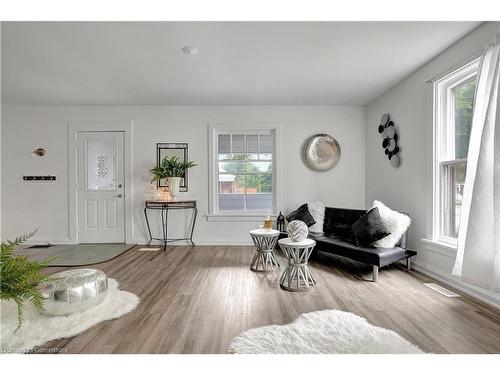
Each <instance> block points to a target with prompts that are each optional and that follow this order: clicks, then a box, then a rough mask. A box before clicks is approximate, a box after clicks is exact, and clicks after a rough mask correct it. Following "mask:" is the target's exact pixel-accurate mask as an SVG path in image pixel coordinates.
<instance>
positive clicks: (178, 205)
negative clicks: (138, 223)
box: [144, 200, 198, 250]
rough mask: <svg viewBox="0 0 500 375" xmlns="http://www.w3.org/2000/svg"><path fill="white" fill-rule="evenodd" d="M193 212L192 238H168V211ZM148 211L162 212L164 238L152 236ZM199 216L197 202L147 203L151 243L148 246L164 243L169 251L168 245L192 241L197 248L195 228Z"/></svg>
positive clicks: (145, 210) (147, 221)
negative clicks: (194, 237) (152, 242)
mask: <svg viewBox="0 0 500 375" xmlns="http://www.w3.org/2000/svg"><path fill="white" fill-rule="evenodd" d="M188 209H192V210H193V220H192V223H191V231H190V233H191V234H190V236H189V237H186V238H168V211H170V210H188ZM148 210H160V211H161V214H160V215H161V227H162V232H163V238H155V237H153V236H152V235H151V227H150V226H149V219H148ZM197 215H198V208H197V207H196V201H195V200H175V201H146V202H145V205H144V216H145V217H146V224H147V225H148V233H149V242H148V245H149V244H150V243H151V241H153V240H157V241H161V242H163V250H167V243H169V242H174V241H190V242H191V245H192V246H195V244H194V242H193V233H194V226H195V224H196V216H197Z"/></svg>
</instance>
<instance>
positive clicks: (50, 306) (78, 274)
mask: <svg viewBox="0 0 500 375" xmlns="http://www.w3.org/2000/svg"><path fill="white" fill-rule="evenodd" d="M50 278H51V280H50V281H48V282H46V283H44V284H43V285H42V293H43V295H44V297H45V298H46V300H45V303H44V313H45V314H47V315H68V314H72V313H75V312H81V311H85V310H88V309H90V308H91V307H94V306H96V305H98V304H100V303H101V302H102V301H103V300H104V297H105V296H106V292H107V290H108V278H107V276H106V274H105V273H104V272H103V271H101V270H94V269H76V270H75V269H73V270H68V271H63V272H58V273H55V274H53V275H50Z"/></svg>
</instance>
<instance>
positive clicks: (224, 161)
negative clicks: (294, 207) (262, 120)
mask: <svg viewBox="0 0 500 375" xmlns="http://www.w3.org/2000/svg"><path fill="white" fill-rule="evenodd" d="M211 132H212V140H211V142H212V155H211V156H212V160H211V163H212V165H213V167H212V172H211V173H212V181H211V185H212V186H211V188H212V194H211V198H212V199H211V205H212V210H211V211H212V214H215V215H217V214H222V215H224V214H226V215H234V214H243V215H252V214H255V215H258V214H262V213H265V212H266V211H269V212H271V213H274V212H275V210H276V202H275V200H276V199H275V198H276V137H277V132H276V129H275V127H274V126H272V125H254V126H250V125H248V124H247V125H240V126H238V125H233V126H229V125H226V126H221V127H212V129H211Z"/></svg>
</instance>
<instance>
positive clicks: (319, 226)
mask: <svg viewBox="0 0 500 375" xmlns="http://www.w3.org/2000/svg"><path fill="white" fill-rule="evenodd" d="M307 209H308V211H309V213H310V214H311V216H312V217H313V218H314V221H316V223H315V224H314V225H311V227H310V228H309V232H314V233H323V223H324V222H325V205H324V204H323V202H309V203H308V204H307Z"/></svg>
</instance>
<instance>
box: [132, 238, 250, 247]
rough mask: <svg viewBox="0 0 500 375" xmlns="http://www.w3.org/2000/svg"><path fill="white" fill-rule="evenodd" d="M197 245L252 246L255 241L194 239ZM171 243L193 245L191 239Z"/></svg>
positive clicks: (155, 242) (157, 243)
mask: <svg viewBox="0 0 500 375" xmlns="http://www.w3.org/2000/svg"><path fill="white" fill-rule="evenodd" d="M193 241H194V243H195V244H196V245H200V246H252V245H253V243H252V242H251V241H224V240H222V241H220V240H196V239H194V240H193ZM146 244H147V242H143V243H138V245H141V246H142V245H146ZM151 245H154V246H162V243H161V242H157V241H153V242H152V243H151ZM169 245H175V246H191V242H189V241H177V242H172V243H170V244H169Z"/></svg>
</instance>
